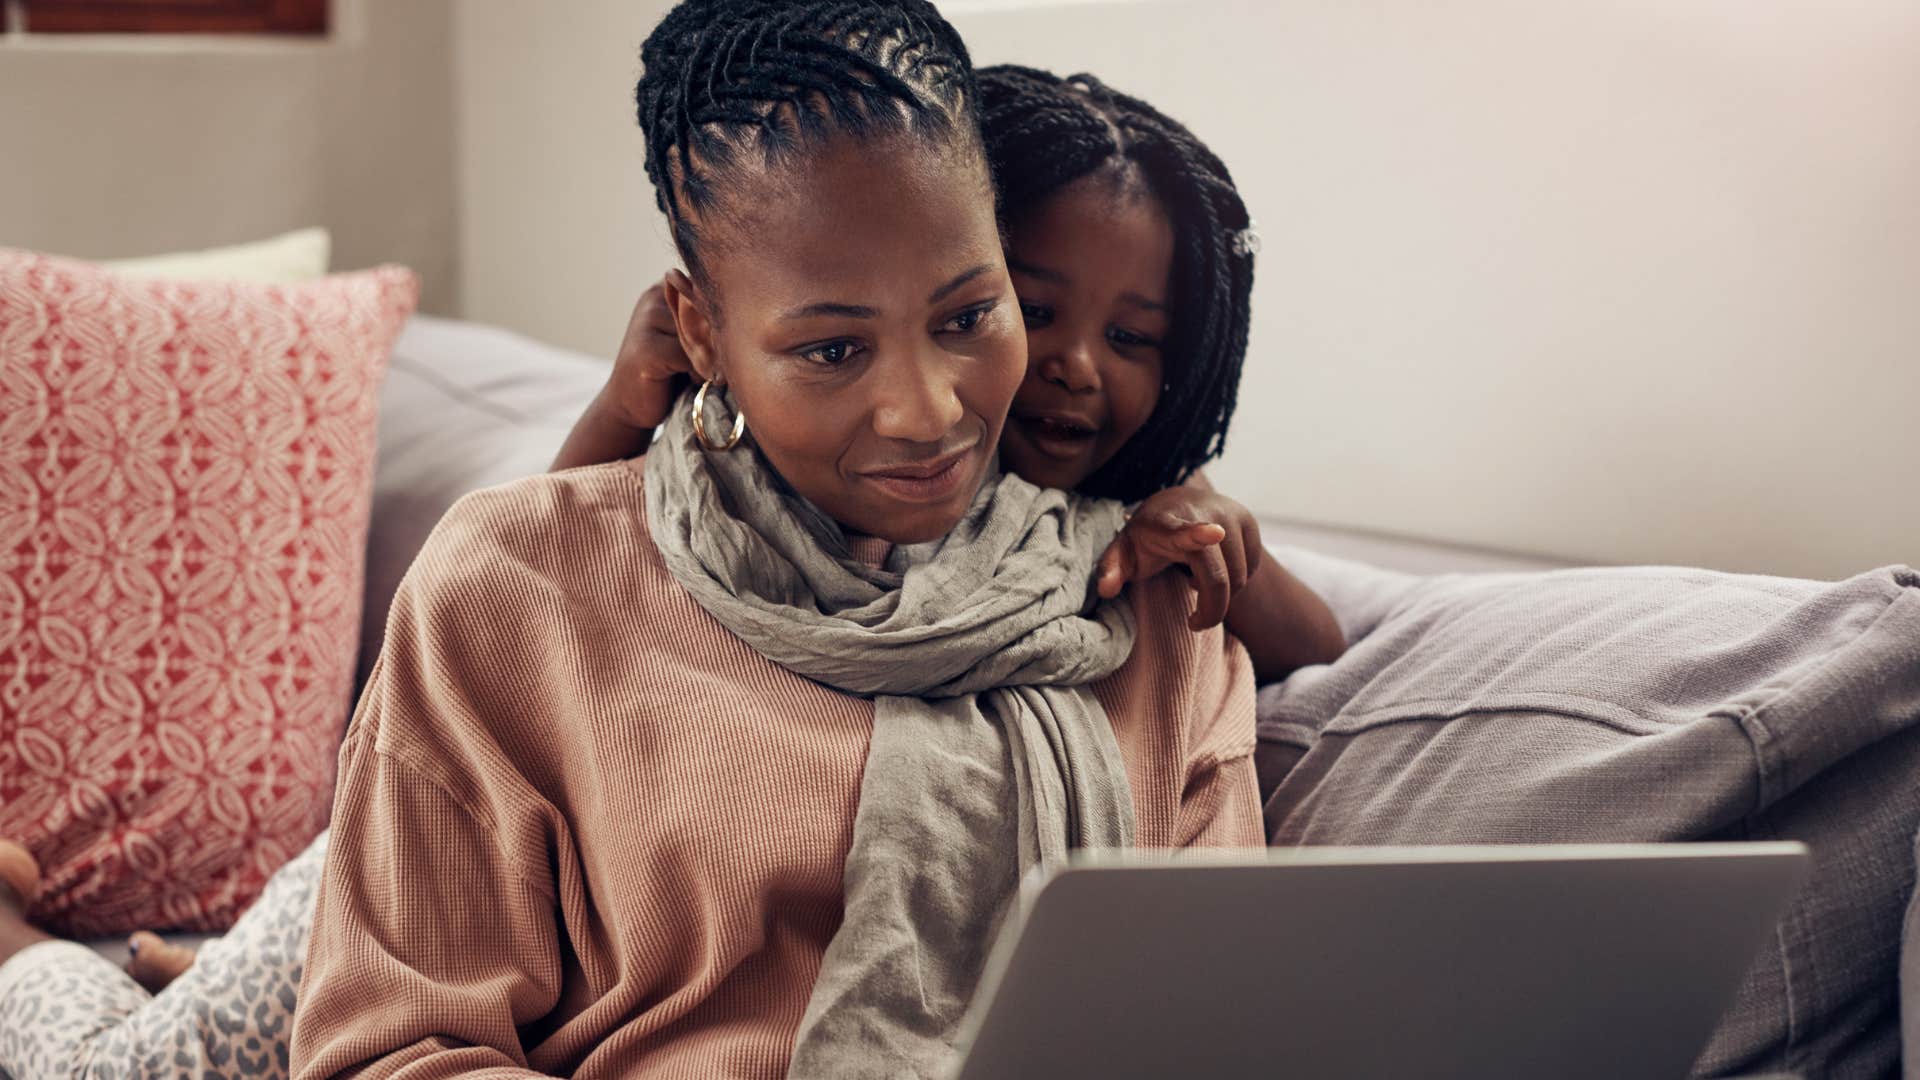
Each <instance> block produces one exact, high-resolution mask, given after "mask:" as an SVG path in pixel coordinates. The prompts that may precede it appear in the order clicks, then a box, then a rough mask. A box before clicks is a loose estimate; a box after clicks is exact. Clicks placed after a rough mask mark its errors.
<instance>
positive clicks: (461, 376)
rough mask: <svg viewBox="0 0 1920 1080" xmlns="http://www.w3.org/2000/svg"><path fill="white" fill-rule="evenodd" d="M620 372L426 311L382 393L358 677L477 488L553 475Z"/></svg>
mask: <svg viewBox="0 0 1920 1080" xmlns="http://www.w3.org/2000/svg"><path fill="white" fill-rule="evenodd" d="M610 370H611V366H610V365H609V364H608V363H607V362H606V361H603V360H598V359H596V358H594V357H591V356H587V355H585V354H582V353H575V352H569V351H567V350H565V349H558V348H555V347H553V346H551V345H544V344H542V343H540V342H537V341H534V340H532V339H531V338H526V337H522V336H521V335H519V334H515V333H511V332H509V331H506V330H501V329H497V328H495V327H491V326H482V325H479V324H477V323H469V322H458V321H454V320H450V319H436V318H432V317H430V316H425V315H416V316H414V318H413V319H412V320H411V321H410V322H408V323H407V327H406V329H405V330H404V331H403V332H402V333H401V335H400V339H399V341H397V342H396V343H395V344H394V348H393V361H392V364H391V366H390V367H389V369H388V373H387V382H386V385H385V386H384V387H383V388H382V390H381V393H380V431H379V449H378V451H377V453H376V456H375V459H374V483H373V517H372V521H371V523H370V526H369V530H368V535H367V584H366V594H365V600H364V604H365V606H364V609H363V613H362V616H361V634H360V666H359V676H358V677H359V679H360V680H362V681H364V680H365V679H366V675H367V671H368V669H369V668H371V667H372V666H373V660H374V658H375V657H376V656H378V655H379V654H380V641H381V636H382V632H383V631H384V629H385V627H386V623H387V607H388V605H389V604H391V603H392V601H393V591H394V589H396V588H398V587H399V585H400V578H401V577H402V576H403V575H404V574H405V573H406V572H407V567H408V566H409V565H411V564H412V562H413V557H414V555H416V554H418V553H419V551H420V545H421V544H423V543H425V542H426V539H427V534H428V533H430V532H432V531H433V527H434V525H435V524H436V523H438V522H439V520H440V517H441V515H443V514H445V513H446V512H447V508H448V507H450V506H452V505H453V503H454V500H456V499H458V498H459V497H460V496H462V495H465V494H466V493H468V492H470V491H476V490H478V489H480V488H484V487H492V486H494V485H496V484H504V483H506V482H507V481H509V480H517V479H519V478H521V477H523V476H532V475H534V474H535V473H539V472H544V471H546V469H547V467H548V466H549V465H550V464H552V462H553V456H554V455H555V454H556V453H558V452H559V450H560V444H561V443H562V442H563V441H565V439H566V436H567V432H568V431H569V430H571V429H572V427H573V422H574V421H575V420H576V419H578V418H579V416H580V413H581V412H582V411H583V410H585V409H586V407H587V403H588V402H590V401H592V400H593V396H594V395H595V394H596V393H598V392H599V390H600V387H601V386H602V385H603V384H604V383H605V382H606V378H607V374H608V372H609V371H610Z"/></svg>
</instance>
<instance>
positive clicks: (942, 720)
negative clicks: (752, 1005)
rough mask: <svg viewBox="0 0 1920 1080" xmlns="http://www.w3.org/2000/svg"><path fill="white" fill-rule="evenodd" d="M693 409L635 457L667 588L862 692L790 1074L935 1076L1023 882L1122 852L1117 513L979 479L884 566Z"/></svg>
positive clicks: (1123, 627)
mask: <svg viewBox="0 0 1920 1080" xmlns="http://www.w3.org/2000/svg"><path fill="white" fill-rule="evenodd" d="M690 401H691V398H690V396H689V397H688V398H687V399H684V400H683V401H682V403H681V407H680V408H678V409H676V410H675V411H674V414H673V418H672V419H671V420H669V422H668V423H667V425H666V427H665V429H664V431H663V433H662V435H661V438H660V441H659V442H657V443H655V444H654V446H653V448H652V450H651V451H650V452H649V453H648V455H647V463H646V470H647V517H648V522H649V527H650V529H651V531H652V534H653V538H654V541H655V543H656V544H657V545H658V546H659V549H660V553H661V556H662V557H663V558H664V559H665V561H666V564H667V567H668V569H669V570H670V571H671V572H672V574H673V576H674V579H675V580H677V581H678V582H679V583H680V584H681V585H682V586H684V587H685V588H686V589H687V591H688V592H689V593H691V594H692V595H693V597H694V599H695V600H696V601H698V602H699V604H700V606H701V607H703V608H705V609H706V610H707V611H708V612H709V613H711V614H712V615H713V616H714V617H715V618H716V619H718V620H719V621H720V622H721V623H722V624H724V625H725V626H726V627H727V629H729V630H731V631H732V632H733V633H734V634H736V635H738V636H739V637H740V638H741V639H742V640H743V641H745V642H746V643H747V644H748V645H749V646H751V647H752V648H753V649H754V650H755V651H757V652H759V653H760V654H761V655H763V656H765V657H767V659H769V660H772V661H773V662H774V663H777V664H779V665H781V666H782V667H785V668H787V669H788V670H790V671H793V672H795V673H796V674H799V675H803V676H806V677H807V678H810V679H814V680H816V681H818V682H821V683H824V684H826V685H828V686H832V687H835V688H837V689H839V690H843V691H845V692H847V693H851V694H859V695H863V696H872V697H873V698H874V724H873V739H872V742H871V744H870V746H869V749H868V751H867V762H866V770H865V772H864V774H863V776H862V778H861V784H860V804H859V808H858V809H857V811H856V812H855V816H854V823H853V842H852V847H851V849H850V851H849V852H848V855H847V864H846V872H845V881H846V901H845V914H844V917H843V921H842V925H841V927H840V930H839V932H838V933H837V934H835V936H834V938H833V940H832V942H831V943H829V945H828V948H827V951H826V955H825V957H824V959H823V961H822V965H821V970H820V975H819V978H818V979H817V980H816V982H815V984H814V989H813V995H812V997H811V999H810V1000H809V1002H808V1005H807V1010H806V1014H805V1016H804V1018H803V1020H802V1022H801V1024H800V1030H799V1034H798V1036H797V1039H796V1044H795V1047H794V1054H793V1060H792V1064H791V1066H790V1068H789V1071H788V1075H789V1076H793V1077H889V1078H891V1077H912V1076H921V1077H933V1076H943V1075H946V1074H947V1073H948V1072H949V1071H950V1070H951V1067H952V1065H953V1057H954V1054H953V1040H954V1037H955V1035H956V1029H957V1028H958V1026H959V1023H960V1020H961V1018H962V1016H963V1015H964V1013H965V1010H966V1007H967V1003H968V1001H969V1000H970V999H971V998H972V996H973V991H974V987H975V985H976V984H977V983H978V981H979V978H980V974H981V970H982V968H983V967H984V965H985V961H986V953H987V950H988V948H989V947H990V946H991V944H992V938H993V933H994V931H995V929H996V928H997V926H998V924H999V922H1000V919H1001V917H1002V915H1003V914H1004V913H1005V911H1006V910H1007V907H1008V905H1009V903H1010V902H1011V900H1012V898H1013V896H1014V894H1015V892H1016V889H1017V887H1018V885H1019V881H1020V878H1021V876H1022V875H1023V874H1024V873H1025V872H1026V871H1027V870H1029V869H1030V868H1032V867H1034V866H1036V865H1038V864H1041V863H1043V862H1049V861H1053V860H1057V859H1060V858H1062V857H1064V856H1065V854H1066V852H1067V851H1068V849H1070V848H1074V847H1123V846H1128V845H1130V844H1132V843H1133V837H1134V820H1133V797H1132V792H1131V788H1130V787H1129V784H1128V780H1127V774H1126V769H1125V766H1124V764H1123V762H1122V761H1121V758H1120V747H1119V744H1118V742H1117V741H1116V740H1115V739H1114V735H1113V729H1112V727H1111V726H1110V725H1109V724H1108V721H1107V716H1106V712H1105V710H1103V709H1102V708H1101V706H1100V703H1099V701H1098V700H1096V699H1095V698H1094V696H1093V693H1092V692H1091V691H1090V690H1088V689H1087V688H1086V684H1088V683H1091V682H1093V681H1094V680H1096V679H1099V678H1102V677H1103V676H1106V675H1108V674H1111V673H1112V672H1113V671H1115V670H1117V669H1118V668H1119V667H1120V665H1121V664H1123V663H1125V662H1126V659H1127V656H1128V654H1129V653H1131V652H1132V650H1133V640H1134V622H1133V615H1132V609H1131V608H1130V607H1128V606H1127V605H1126V604H1125V603H1110V602H1101V603H1098V604H1096V605H1094V606H1093V608H1092V609H1091V610H1088V589H1089V583H1090V582H1091V581H1092V578H1093V564H1094V560H1095V559H1097V558H1098V557H1099V554H1100V552H1101V551H1103V550H1104V549H1105V548H1106V546H1107V544H1108V543H1109V542H1110V541H1111V540H1112V539H1113V537H1114V536H1115V535H1117V534H1118V532H1119V530H1120V527H1121V525H1122V524H1123V516H1122V510H1121V507H1120V505H1119V504H1118V503H1114V502H1109V501H1105V500H1094V499H1085V498H1081V497H1078V496H1073V495H1069V494H1066V493H1063V492H1059V491H1052V490H1046V489H1042V488H1036V487H1034V486H1033V485H1031V484H1028V483H1026V482H1025V481H1023V480H1021V479H1019V478H1018V477H1015V476H1010V475H1003V476H998V477H995V478H992V479H989V480H988V482H987V483H986V485H985V486H984V487H983V488H982V490H981V492H980V494H979V495H978V497H976V498H975V500H974V502H973V505H972V508H971V510H970V511H969V512H968V514H967V516H966V517H965V519H964V520H963V521H962V522H961V523H960V524H959V526H957V527H956V528H955V529H954V530H953V531H952V532H951V533H949V534H948V535H947V536H946V537H945V538H944V539H943V540H940V541H935V542H933V543H929V544H920V545H914V546H909V547H896V548H895V549H893V552H892V553H891V555H890V556H889V558H888V561H887V564H886V565H885V566H884V567H878V568H876V567H872V566H868V565H866V564H864V563H862V562H861V561H859V560H858V559H856V558H854V557H853V555H852V553H851V552H850V550H849V547H848V544H847V541H846V538H845V536H844V535H843V534H842V532H841V530H840V529H839V527H838V526H837V525H835V524H834V523H833V522H832V521H830V520H828V519H826V518H825V517H824V516H823V515H821V514H820V513H819V512H818V511H817V510H815V509H814V508H813V507H812V506H811V505H809V504H808V503H806V502H805V501H804V500H802V499H800V498H798V497H797V496H795V495H793V494H791V493H790V492H788V491H787V490H785V489H784V486H783V485H781V483H780V482H779V480H778V478H777V477H776V476H774V475H773V473H772V470H771V469H769V468H767V467H766V466H765V464H764V463H763V462H761V461H760V460H759V458H758V454H757V452H756V451H754V450H753V449H751V448H750V447H749V446H746V445H742V446H740V447H738V448H736V449H735V450H732V451H721V452H713V453H707V452H703V451H702V450H700V449H699V448H698V447H697V446H696V444H695V442H694V439H693V434H692V425H691V424H690V423H689V422H688V420H687V417H688V415H689V412H688V410H689V408H690V407H691V406H690Z"/></svg>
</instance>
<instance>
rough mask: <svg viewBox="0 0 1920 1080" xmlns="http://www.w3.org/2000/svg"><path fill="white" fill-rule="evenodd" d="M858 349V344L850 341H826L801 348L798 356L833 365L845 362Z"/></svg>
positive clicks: (829, 365)
mask: <svg viewBox="0 0 1920 1080" xmlns="http://www.w3.org/2000/svg"><path fill="white" fill-rule="evenodd" d="M857 351H859V346H858V345H856V344H855V343H853V342H851V341H828V342H823V343H821V344H819V345H814V346H812V347H810V348H806V349H802V350H801V351H800V357H801V359H804V360H811V361H813V362H814V363H816V364H824V365H825V366H827V367H833V366H835V365H836V364H841V363H845V362H846V360H847V358H848V357H851V356H852V355H853V354H854V353H855V352H857Z"/></svg>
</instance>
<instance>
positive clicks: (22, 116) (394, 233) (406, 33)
mask: <svg viewBox="0 0 1920 1080" xmlns="http://www.w3.org/2000/svg"><path fill="white" fill-rule="evenodd" d="M335 7H336V11H337V16H336V22H337V24H338V26H337V33H335V34H334V35H333V36H332V37H331V38H330V39H328V40H326V41H324V42H312V43H309V42H282V41H261V40H257V39H256V40H253V41H247V40H234V39H221V38H211V37H168V38H159V39H146V40H142V39H136V38H111V39H103V38H93V37H83V38H73V37H68V38H60V39H55V38H51V37H48V38H26V37H18V36H16V37H12V38H0V148H4V149H0V244H8V245H13V246H20V247H30V248H38V249H42V250H50V251H59V252H64V253H67V254H72V255H81V256H90V257H96V258H112V257H120V256H130V255H146V254H153V253H156V252H162V251H174V250H182V249H192V248H201V247H208V246H212V245H216V244H226V243H237V242H241V241H246V240H254V239H259V238H261V237H265V236H268V235H271V234H273V233H277V232H282V231H285V230H288V229H293V228H299V227H302V226H307V225H324V226H326V227H328V228H329V229H330V230H331V231H332V233H333V243H334V248H333V250H334V265H335V266H336V267H339V268H353V267H361V266H368V265H372V264H375V263H379V262H388V261H392V262H400V263H405V264H407V265H409V266H412V267H413V268H414V269H416V270H417V271H418V272H419V273H420V275H421V278H422V282H423V285H424V289H425V295H424V298H423V302H424V306H425V307H426V308H427V310H429V311H441V312H447V311H451V309H452V306H453V302H454V297H455V295H456V293H457V291H458V279H457V273H458V260H457V258H456V251H457V238H456V236H455V229H454V213H455V209H456V204H455V200H454V197H453V192H454V173H453V168H454V155H453V138H454V135H453V124H452V118H453V113H454V104H453V85H452V77H451V63H452V61H451V57H450V54H449V45H448V37H449V34H448V29H449V23H450V20H451V10H450V0H336V4H335Z"/></svg>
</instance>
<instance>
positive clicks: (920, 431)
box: [873, 357, 965, 443]
mask: <svg viewBox="0 0 1920 1080" xmlns="http://www.w3.org/2000/svg"><path fill="white" fill-rule="evenodd" d="M875 374H876V375H877V376H879V377H880V378H879V381H880V385H879V388H878V393H879V399H878V400H877V401H876V402H875V404H874V410H873V430H874V434H876V435H879V436H881V437H882V438H887V439H900V440H903V441H905V442H920V443H931V442H939V441H940V440H941V439H943V438H945V437H946V435H947V433H948V432H950V431H952V430H953V429H954V426H955V425H956V424H958V423H960V418H961V416H963V415H964V414H965V408H964V407H963V406H962V405H961V404H960V397H959V395H958V394H957V393H955V390H954V374H955V373H954V372H953V371H952V370H950V368H949V365H948V364H947V363H943V362H941V361H940V360H938V359H936V358H933V357H913V358H910V359H903V360H902V362H900V363H896V364H890V365H887V366H885V367H883V368H882V369H881V370H879V371H877V372H875Z"/></svg>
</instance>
